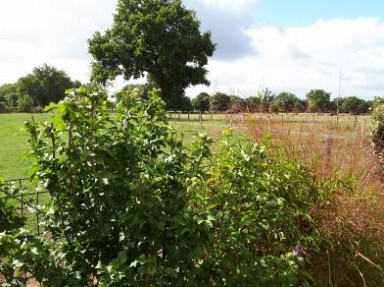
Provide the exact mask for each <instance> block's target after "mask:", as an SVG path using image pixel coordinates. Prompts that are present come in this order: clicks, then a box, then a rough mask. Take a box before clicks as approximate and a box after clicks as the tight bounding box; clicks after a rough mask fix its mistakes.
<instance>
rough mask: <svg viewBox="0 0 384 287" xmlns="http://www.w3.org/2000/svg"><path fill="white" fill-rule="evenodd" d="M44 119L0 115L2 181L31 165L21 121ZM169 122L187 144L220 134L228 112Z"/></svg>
mask: <svg viewBox="0 0 384 287" xmlns="http://www.w3.org/2000/svg"><path fill="white" fill-rule="evenodd" d="M32 117H34V118H35V119H36V120H46V119H47V118H48V117H49V115H47V114H19V113H14V114H0V178H3V179H5V180H12V179H19V178H26V177H28V176H29V170H30V168H31V165H32V159H31V158H29V157H28V156H27V154H28V145H27V142H28V137H29V135H28V134H27V133H26V132H25V131H24V130H23V127H24V122H25V121H27V120H31V119H32ZM169 123H170V125H171V126H172V127H173V128H174V129H175V130H176V132H177V133H178V134H179V135H180V136H182V137H183V141H184V144H185V145H186V147H187V148H188V147H190V146H191V144H192V143H193V142H194V137H195V135H197V134H198V133H207V134H208V135H210V136H211V137H212V138H213V139H217V138H218V137H219V136H220V135H221V131H222V130H223V129H224V128H229V127H230V118H229V116H228V115H206V114H205V115H203V121H202V122H200V120H199V115H196V114H191V115H190V116H189V119H188V116H187V115H186V114H182V115H180V117H179V115H178V114H174V115H170V117H169Z"/></svg>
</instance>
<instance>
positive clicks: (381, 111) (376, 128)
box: [371, 104, 384, 154]
mask: <svg viewBox="0 0 384 287" xmlns="http://www.w3.org/2000/svg"><path fill="white" fill-rule="evenodd" d="M371 135H372V141H373V144H374V146H375V151H376V152H377V153H380V154H382V153H383V151H384V104H382V105H379V106H376V108H374V109H373V112H372V118H371Z"/></svg>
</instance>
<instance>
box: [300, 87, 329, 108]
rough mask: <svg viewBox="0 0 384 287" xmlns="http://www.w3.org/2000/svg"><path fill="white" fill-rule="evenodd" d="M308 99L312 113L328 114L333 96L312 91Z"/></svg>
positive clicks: (308, 94) (316, 90) (317, 90)
mask: <svg viewBox="0 0 384 287" xmlns="http://www.w3.org/2000/svg"><path fill="white" fill-rule="evenodd" d="M306 98H307V100H308V107H307V108H308V110H309V111H310V112H327V111H329V106H330V103H331V101H330V98H331V94H330V93H327V92H326V91H324V90H320V89H315V90H310V91H309V92H308V93H307V95H306Z"/></svg>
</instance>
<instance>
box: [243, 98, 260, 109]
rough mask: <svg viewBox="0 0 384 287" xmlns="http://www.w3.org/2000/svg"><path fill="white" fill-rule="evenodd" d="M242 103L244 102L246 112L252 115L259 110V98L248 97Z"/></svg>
mask: <svg viewBox="0 0 384 287" xmlns="http://www.w3.org/2000/svg"><path fill="white" fill-rule="evenodd" d="M244 102H245V106H246V110H247V111H248V112H251V113H254V112H257V111H258V110H259V107H260V98H258V97H248V98H245V100H244Z"/></svg>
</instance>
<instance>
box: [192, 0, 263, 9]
mask: <svg viewBox="0 0 384 287" xmlns="http://www.w3.org/2000/svg"><path fill="white" fill-rule="evenodd" d="M199 1H200V2H201V3H203V4H204V5H205V6H206V7H214V8H219V9H244V8H246V7H249V6H251V5H252V4H256V3H259V2H260V1H261V0H199Z"/></svg>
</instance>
